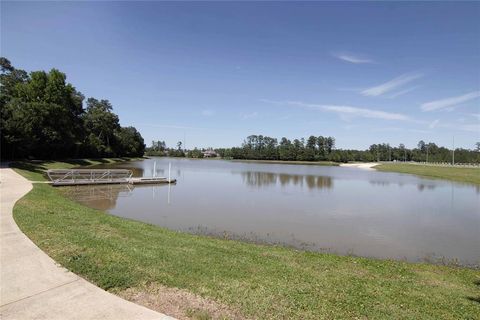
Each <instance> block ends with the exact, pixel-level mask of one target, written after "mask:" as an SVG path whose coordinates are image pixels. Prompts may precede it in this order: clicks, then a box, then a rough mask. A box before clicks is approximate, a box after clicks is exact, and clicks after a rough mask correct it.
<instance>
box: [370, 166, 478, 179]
mask: <svg viewBox="0 0 480 320" xmlns="http://www.w3.org/2000/svg"><path fill="white" fill-rule="evenodd" d="M375 169H377V170H379V171H392V172H399V173H410V174H416V175H419V176H423V177H428V178H438V179H447V180H452V181H457V182H465V183H474V184H480V169H479V168H459V167H441V166H428V165H420V164H403V163H385V164H381V165H378V166H376V167H375Z"/></svg>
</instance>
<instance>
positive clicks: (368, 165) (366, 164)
mask: <svg viewBox="0 0 480 320" xmlns="http://www.w3.org/2000/svg"><path fill="white" fill-rule="evenodd" d="M379 164H380V163H378V162H358V163H342V164H341V165H340V166H341V167H351V168H359V169H365V170H374V169H373V167H375V166H377V165H379Z"/></svg>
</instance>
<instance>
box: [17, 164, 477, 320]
mask: <svg viewBox="0 0 480 320" xmlns="http://www.w3.org/2000/svg"><path fill="white" fill-rule="evenodd" d="M51 165H52V166H55V167H57V164H51ZM24 170H27V169H25V168H24V169H23V171H21V172H22V173H23V174H25V171H24ZM36 174H38V173H37V172H35V174H33V173H32V174H31V173H27V174H26V175H27V176H32V177H37V175H36ZM14 218H15V221H16V222H17V224H18V225H19V226H20V228H21V229H22V231H23V232H25V233H26V234H27V236H28V237H30V238H31V239H32V240H33V241H34V242H35V243H36V244H37V245H38V246H39V247H40V248H41V249H42V250H44V251H45V252H46V253H48V254H49V255H50V256H51V257H52V258H53V259H55V260H56V261H57V262H59V263H60V264H61V265H63V266H65V267H66V268H68V269H70V270H71V271H73V272H75V273H77V274H79V275H81V276H83V277H85V278H86V279H88V280H89V281H91V282H93V283H95V284H96V285H98V286H100V287H102V288H104V289H106V290H109V291H111V292H113V293H116V294H119V295H121V296H125V297H132V295H129V294H127V292H130V293H131V292H134V293H137V297H138V294H140V296H141V294H142V293H151V292H152V288H160V289H161V288H165V290H166V289H168V288H178V289H180V290H182V292H183V291H184V292H190V293H193V294H196V295H197V296H199V297H202V298H205V299H208V300H209V301H214V302H215V303H218V305H222V306H226V307H227V308H229V310H234V311H235V312H234V314H237V315H241V316H242V317H245V318H257V319H292V318H293V319H386V318H390V319H392V318H394V319H479V315H480V271H479V270H476V269H468V268H461V267H454V266H439V265H430V264H414V263H407V262H400V261H391V260H375V259H367V258H359V257H350V256H338V255H334V254H321V253H312V252H305V251H298V250H293V249H288V248H283V247H277V246H266V245H257V244H251V243H244V242H238V241H232V240H224V239H215V238H210V237H205V236H197V235H191V234H186V233H180V232H175V231H171V230H167V229H164V228H161V227H158V226H153V225H149V224H145V223H141V222H136V221H132V220H127V219H123V218H119V217H115V216H112V215H109V214H106V213H104V212H102V211H98V210H94V209H90V208H87V207H84V206H82V205H80V204H78V203H75V202H73V201H71V200H69V199H67V198H65V197H63V196H62V195H61V193H60V191H59V190H58V189H55V188H54V187H51V186H49V185H45V184H36V185H35V186H34V188H33V190H32V191H31V192H30V193H29V194H28V195H27V196H25V197H24V198H22V199H21V200H20V201H19V202H18V203H17V204H16V206H15V208H14ZM159 291H160V292H162V290H159ZM132 300H134V301H136V302H139V303H145V304H146V305H148V303H146V302H145V300H146V299H143V300H142V299H134V298H132ZM159 311H162V308H161V307H159ZM186 314H188V315H190V316H191V317H193V318H202V319H209V318H210V317H211V315H210V314H209V312H208V311H205V310H193V311H192V310H187V311H186ZM196 315H199V316H198V317H197V316H196Z"/></svg>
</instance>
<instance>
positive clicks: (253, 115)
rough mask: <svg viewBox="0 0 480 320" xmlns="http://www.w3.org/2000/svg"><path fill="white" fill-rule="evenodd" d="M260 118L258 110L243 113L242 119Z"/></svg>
mask: <svg viewBox="0 0 480 320" xmlns="http://www.w3.org/2000/svg"><path fill="white" fill-rule="evenodd" d="M255 118H258V112H256V111H255V112H251V113H245V114H242V119H243V120H248V119H255Z"/></svg>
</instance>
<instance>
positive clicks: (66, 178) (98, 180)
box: [47, 169, 177, 186]
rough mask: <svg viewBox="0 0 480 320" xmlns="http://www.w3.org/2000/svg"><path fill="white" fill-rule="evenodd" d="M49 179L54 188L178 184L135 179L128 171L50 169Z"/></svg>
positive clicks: (156, 178)
mask: <svg viewBox="0 0 480 320" xmlns="http://www.w3.org/2000/svg"><path fill="white" fill-rule="evenodd" d="M47 175H48V178H49V179H50V181H51V182H52V185H54V186H77V185H98V184H127V183H128V184H134V185H138V184H163V183H167V184H168V183H176V182H177V180H175V179H167V178H164V177H142V178H134V177H133V172H132V170H128V169H50V170H48V171H47Z"/></svg>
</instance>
